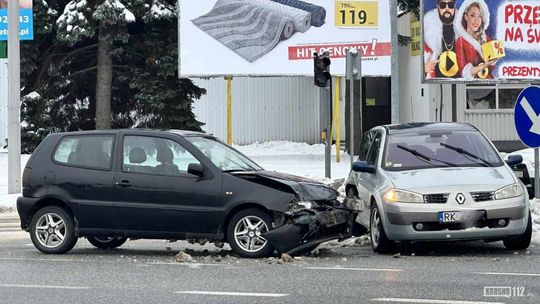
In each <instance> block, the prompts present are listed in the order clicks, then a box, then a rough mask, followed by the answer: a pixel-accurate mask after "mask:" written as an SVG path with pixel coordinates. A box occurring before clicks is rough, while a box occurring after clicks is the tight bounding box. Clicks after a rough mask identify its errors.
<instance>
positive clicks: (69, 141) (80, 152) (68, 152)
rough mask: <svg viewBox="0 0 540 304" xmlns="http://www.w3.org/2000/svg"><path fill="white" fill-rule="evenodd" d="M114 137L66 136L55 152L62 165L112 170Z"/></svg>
mask: <svg viewBox="0 0 540 304" xmlns="http://www.w3.org/2000/svg"><path fill="white" fill-rule="evenodd" d="M113 141H114V136H113V135H91V136H89V135H86V136H66V137H64V138H62V140H61V141H60V143H59V144H58V147H57V148H56V150H55V152H54V156H53V159H54V160H55V161H56V162H57V163H60V164H65V165H71V166H78V167H85V168H91V169H110V168H111V159H112V157H111V155H112V147H113Z"/></svg>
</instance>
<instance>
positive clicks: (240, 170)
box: [223, 168, 255, 173]
mask: <svg viewBox="0 0 540 304" xmlns="http://www.w3.org/2000/svg"><path fill="white" fill-rule="evenodd" d="M251 171H255V170H250V169H240V168H237V169H227V170H223V172H225V173H232V172H251Z"/></svg>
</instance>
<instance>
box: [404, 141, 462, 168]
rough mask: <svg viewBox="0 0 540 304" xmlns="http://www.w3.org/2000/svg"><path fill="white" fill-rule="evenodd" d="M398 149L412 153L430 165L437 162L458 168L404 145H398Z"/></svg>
mask: <svg viewBox="0 0 540 304" xmlns="http://www.w3.org/2000/svg"><path fill="white" fill-rule="evenodd" d="M397 147H398V148H400V149H402V150H405V151H407V152H409V153H411V154H412V155H414V156H416V157H418V158H419V159H424V160H425V161H427V162H428V163H430V164H433V163H432V161H437V162H440V163H443V164H445V165H448V166H450V167H457V165H456V164H453V163H449V162H446V161H444V160H440V159H436V158H432V157H429V156H427V155H425V154H422V153H420V152H418V151H416V150H414V149H410V148H407V147H405V146H403V145H397Z"/></svg>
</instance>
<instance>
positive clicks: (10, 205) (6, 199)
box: [0, 150, 30, 213]
mask: <svg viewBox="0 0 540 304" xmlns="http://www.w3.org/2000/svg"><path fill="white" fill-rule="evenodd" d="M28 158H30V155H21V172H22V169H24V167H25V165H26V162H27V161H28ZM0 168H5V170H3V171H2V173H0V213H3V212H7V211H10V209H12V210H13V211H14V210H15V209H16V206H17V197H19V196H20V193H17V194H7V193H8V170H7V168H8V154H7V150H0Z"/></svg>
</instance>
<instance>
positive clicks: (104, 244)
mask: <svg viewBox="0 0 540 304" xmlns="http://www.w3.org/2000/svg"><path fill="white" fill-rule="evenodd" d="M87 239H88V242H90V244H92V245H94V246H95V247H97V248H101V249H114V248H117V247H120V246H122V245H123V244H124V243H125V242H126V241H127V238H125V237H122V236H118V237H104V236H89V237H87Z"/></svg>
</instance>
